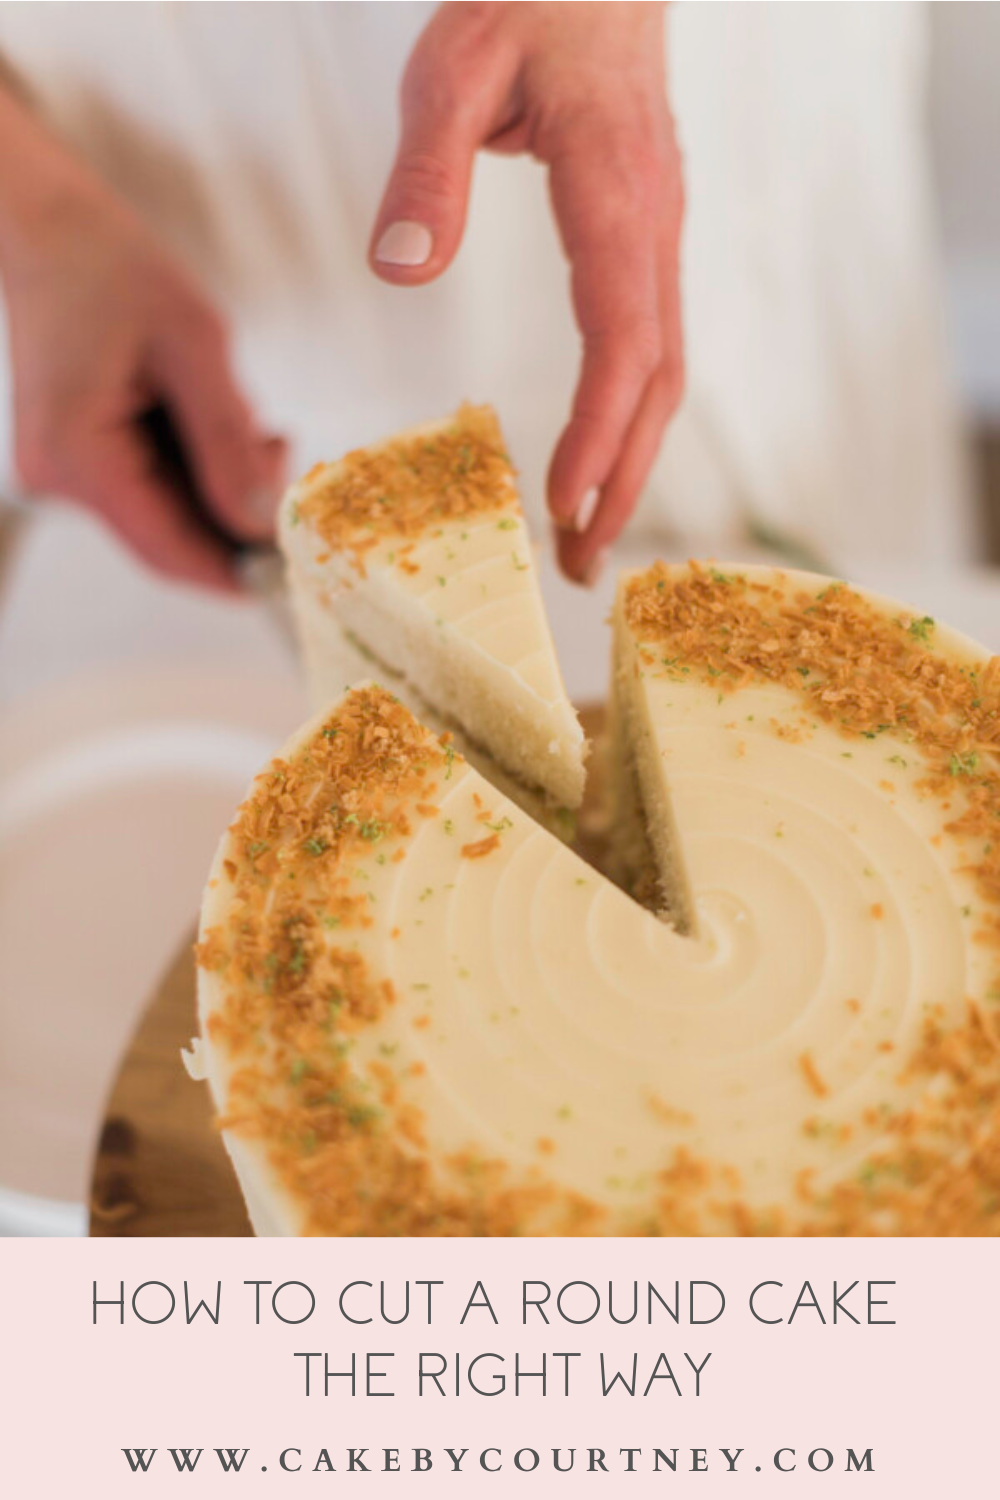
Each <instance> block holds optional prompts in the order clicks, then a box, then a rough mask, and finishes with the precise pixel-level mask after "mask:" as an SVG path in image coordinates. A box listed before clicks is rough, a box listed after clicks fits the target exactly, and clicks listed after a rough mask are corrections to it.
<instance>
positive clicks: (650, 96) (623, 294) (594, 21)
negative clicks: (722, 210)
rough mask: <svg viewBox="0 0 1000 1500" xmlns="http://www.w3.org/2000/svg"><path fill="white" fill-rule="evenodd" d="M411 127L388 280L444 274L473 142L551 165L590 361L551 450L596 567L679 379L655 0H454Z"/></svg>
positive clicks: (383, 256)
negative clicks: (630, 0)
mask: <svg viewBox="0 0 1000 1500" xmlns="http://www.w3.org/2000/svg"><path fill="white" fill-rule="evenodd" d="M402 114H403V122H402V139H401V141H400V145H399V151H398V155H397V157H396V162H395V165H394V167H393V170H392V175H391V177H390V179H389V184H388V186H387V188H386V191H385V196H384V198H383V200H382V206H381V208H380V209H379V213H378V218H377V220H376V224H375V230H374V234H373V236H372V248H371V264H372V267H373V269H374V270H375V271H376V272H377V274H378V275H379V276H381V277H382V278H383V279H384V280H386V281H392V282H395V283H397V284H398V285H400V286H419V285H422V284H423V283H424V282H427V281H431V280H433V278H434V277H436V276H439V275H440V274H441V272H442V271H443V270H444V269H445V267H446V266H447V265H448V264H449V262H450V261H451V260H452V258H453V256H454V255H455V252H456V251H457V249H458V246H459V243H460V241H461V238H462V231H463V228H464V224H465V213H466V205H467V202H468V195H469V184H470V178H471V174H472V163H473V158H474V156H475V153H476V151H477V150H478V149H479V148H480V147H486V148H487V149H489V150H493V151H506V152H521V151H527V152H530V153H531V154H532V155H533V156H535V157H537V158H538V159H539V160H540V161H543V162H545V163H546V165H547V166H548V168H549V181H550V189H551V195H552V206H553V209H554V212H555V217H556V222H557V224H558V227H559V233H560V235H561V238H562V243H563V247H564V249H565V251H566V254H567V256H568V258H569V261H570V266H571V272H572V295H573V307H574V310H575V313H576V320H577V324H578V326H579V329H580V333H581V335H582V339H583V367H582V370H581V374H580V378H579V382H578V384H577V387H576V393H575V396H574V400H573V407H572V412H571V415H570V419H569V423H568V425H567V427H566V429H565V431H564V432H563V434H562V436H561V438H560V439H559V443H558V446H557V447H556V450H555V454H554V456H553V459H552V463H551V466H550V468H549V476H548V502H549V509H550V511H551V513H552V517H553V519H554V521H555V523H556V526H557V528H558V544H559V556H560V561H561V564H562V566H563V569H564V571H565V572H566V573H567V574H568V575H569V576H570V577H572V578H575V579H577V580H579V581H584V582H591V581H593V578H594V577H595V576H596V572H597V571H598V569H599V567H600V563H601V561H602V558H603V554H604V552H605V550H606V549H607V547H608V546H609V545H610V543H611V542H612V541H613V540H614V539H615V537H616V536H617V535H618V533H619V532H620V531H621V529H622V527H623V526H624V525H625V523H626V521H627V520H628V518H629V516H630V515H631V513H632V511H633V509H634V508H635V504H636V501H637V499H638V497H639V492H640V489H641V488H642V484H643V482H644V480H645V478H646V475H647V474H648V472H649V469H650V466H651V465H652V462H653V460H654V458H655V457H656V453H657V450H658V448H659V445H660V441H661V438H662V435H663V431H664V428H665V426H666V423H667V421H668V420H669V418H670V416H671V415H672V414H673V412H674V411H675V410H676V408H677V405H678V403H679V401H680V397H681V391H682V386H683V350H682V341H681V321H680V303H679V288H678V241H679V236H680V225H681V218H682V212H683V194H682V186H681V170H680V159H679V155H678V151H677V146H676V143H675V140H674V132H673V125H672V122H671V118H670V112H669V109H668V107H667V99H666V85H665V79H664V41H663V7H662V6H661V5H657V4H586V5H577V4H555V5H553V4H533V5H517V4H495V5H473V4H457V3H456V4H447V5H442V6H441V8H440V9H439V10H438V11H437V13H436V14H435V16H434V18H433V20H432V21H431V22H430V24H429V26H428V27H427V28H426V30H425V31H424V33H423V35H422V36H421V37H420V40H419V41H418V42H417V45H416V48H415V49H414V52H413V55H412V56H411V58H410V61H409V64H408V66H407V69H406V74H405V76H404V79H403V89H402Z"/></svg>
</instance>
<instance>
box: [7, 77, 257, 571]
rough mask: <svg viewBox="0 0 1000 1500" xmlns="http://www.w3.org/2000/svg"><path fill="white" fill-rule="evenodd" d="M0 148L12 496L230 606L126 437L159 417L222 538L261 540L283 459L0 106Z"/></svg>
mask: <svg viewBox="0 0 1000 1500" xmlns="http://www.w3.org/2000/svg"><path fill="white" fill-rule="evenodd" d="M0 142H2V147H3V149H2V152H0V156H2V157H3V158H4V160H3V162H2V163H0V272H2V275H3V279H4V285H5V291H6V296H7V306H8V317H9V324H10V344H11V360H12V364H13V374H14V434H15V445H16V458H17V465H18V469H19V472H20V477H21V480H22V482H23V483H24V485H25V487H26V488H27V489H28V490H29V491H32V492H38V493H48V494H58V495H62V496H64V497H66V498H67V499H72V500H76V501H78V502H80V503H81V504H83V505H85V506H86V507H88V508H89V509H91V510H94V511H97V512H99V513H100V514H101V515H102V516H103V517H104V518H105V519H106V520H107V521H108V522H110V524H111V525H112V526H113V527H114V529H115V530H116V531H117V533H118V534H119V536H120V537H121V538H122V539H123V540H124V541H125V542H126V543H128V545H129V546H130V547H131V548H132V549H133V551H134V552H136V553H137V554H138V555H139V556H140V557H141V558H143V559H145V561H146V562H148V563H150V564H151V565H152V566H153V567H154V568H157V569H159V570H160V571H161V572H163V573H167V574H170V575H172V576H173V577H175V578H178V579H185V580H187V581H188V582H191V583H198V584H202V585H207V586H209V587H213V588H217V589H223V590H227V591H234V590H236V589H237V588H238V583H237V581H236V577H235V574H234V572H233V568H232V559H231V551H230V550H229V549H227V547H226V546H225V544H224V543H223V542H222V541H220V540H219V538H218V537H217V536H213V534H212V531H211V530H210V529H209V528H207V527H205V526H204V525H203V524H200V523H199V520H198V518H197V514H196V513H195V512H194V511H193V510H192V508H191V506H190V505H189V504H188V503H186V502H185V500H184V497H183V495H182V494H181V493H180V492H179V491H178V489H177V488H175V487H174V485H173V484H172V483H171V481H170V479H169V478H168V477H167V476H166V475H165V474H163V473H161V472H159V471H158V468H157V464H156V458H155V453H154V451H153V450H152V448H151V446H150V442H149V439H148V436H147V434H146V431H145V429H144V428H143V426H142V425H141V424H140V422H139V418H140V417H141V415H142V414H143V412H144V411H146V410H147V409H148V408H150V407H151V406H154V405H160V406H161V407H165V408H166V409H167V411H168V412H169V414H170V417H171V419H172V422H173V425H174V427H175V428H176V431H177V433H178V434H179V437H180V440H181V443H182V445H183V449H184V452H185V457H186V459H187V465H188V467H189V469H190V470H191V474H192V477H193V480H194V482H195V484H196V486H197V489H198V493H199V495H200V496H202V497H203V501H204V504H205V506H206V507H207V510H208V512H209V514H210V516H211V517H212V518H213V520H214V521H215V522H216V523H217V524H218V525H219V526H220V527H221V528H222V531H223V532H224V533H226V534H228V535H229V536H232V537H233V538H236V539H243V540H257V539H262V538H264V537H266V536H268V535H270V533H271V531H272V518H273V513H274V510H275V507H276V504H277V499H278V494H279V491H280V487H281V482H282V478H283V468H284V458H285V453H284V444H283V442H282V441H281V440H280V439H277V438H267V437H265V436H264V435H263V434H262V433H261V432H260V430H259V428H258V427H257V424H256V422H255V421H254V418H253V416H252V414H251V412H250V409H249V407H248V406H247V403H246V401H245V400H244V398H243V396H242V395H241V394H240V391H239V389H238V386H237V384H236V382H235V380H234V377H233V373H232V369H231V367H230V363H229V357H228V353H227V347H226V339H225V333H224V330H223V327H222V324H221V322H220V320H219V318H218V317H217V315H216V313H215V312H214V311H213V309H212V308H211V307H210V306H209V304H208V303H207V302H206V301H205V299H204V298H203V297H202V296H201V294H200V293H199V292H198V291H197V289H196V288H195V287H194V286H193V285H192V283H191V282H190V281H189V280H188V278H187V277H186V275H185V274H184V272H183V271H182V270H181V269H180V268H179V267H178V266H177V265H175V264H174V263H173V261H172V260H171V259H170V257H169V256H168V255H166V254H165V253H164V252H163V251H162V250H161V249H160V248H159V246H158V245H157V244H156V242H155V240H154V239H153V237H152V236H151V235H150V234H149V233H148V232H147V231H146V229H145V228H144V227H143V225H142V224H141V223H140V222H139V220H138V219H137V218H136V217H135V216H134V215H133V214H132V213H131V211H130V210H129V209H128V208H127V207H126V205H125V204H124V203H122V202H121V201H119V200H118V199H117V198H116V197H115V196H114V194H113V193H112V192H111V191H110V190H109V189H108V188H107V187H106V186H105V185H104V184H103V183H101V182H100V181H99V179H98V178H97V177H95V176H94V175H93V174H92V173H91V172H90V171H89V170H88V169H87V168H86V167H85V166H84V165H83V163H82V162H79V161H77V160H76V159H75V158H74V157H73V156H72V155H71V154H70V153H69V152H68V151H66V150H65V149H64V148H63V147H62V146H61V145H60V144H59V143H58V142H57V141H55V139H54V138H52V137H51V136H49V135H48V134H47V133H46V132H45V131H44V129H43V127H42V126H41V125H39V123H38V122H37V121H36V120H35V118H34V117H33V116H32V115H31V114H30V112H29V111H28V110H27V109H25V108H24V107H22V106H21V105H20V104H19V103H16V102H15V101H14V100H13V99H12V98H10V97H9V96H8V95H6V94H2V93H0Z"/></svg>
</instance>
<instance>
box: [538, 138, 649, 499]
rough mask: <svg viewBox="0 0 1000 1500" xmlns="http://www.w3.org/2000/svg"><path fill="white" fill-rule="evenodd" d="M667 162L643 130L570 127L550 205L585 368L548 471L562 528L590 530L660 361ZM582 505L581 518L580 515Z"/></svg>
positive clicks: (554, 169) (555, 163)
mask: <svg viewBox="0 0 1000 1500" xmlns="http://www.w3.org/2000/svg"><path fill="white" fill-rule="evenodd" d="M660 192H661V182H660V172H659V163H658V161H657V159H656V157H655V155H654V154H653V152H652V151H651V148H650V145H649V143H648V142H647V141H646V140H645V139H644V138H643V136H642V134H641V133H640V132H639V131H635V132H632V131H630V130H622V129H620V128H619V129H611V130H607V131H605V132H600V131H595V130H594V129H593V127H592V126H590V125H589V124H588V125H584V124H582V123H581V122H576V121H569V122H567V123H566V125H565V127H564V130H563V132H562V133H561V138H560V140H559V142H558V145H557V147H556V150H555V153H554V155H553V156H552V158H551V193H552V204H553V208H554V211H555V215H556V220H557V223H558V225H559V230H560V234H561V236H562V240H563V244H564V247H565V249H566V253H567V256H568V257H569V261H570V266H571V278H572V296H573V307H574V311H575V314H576V320H577V324H578V326H579V329H580V333H581V335H582V338H583V368H582V370H581V374H580V379H579V382H578V385H577V388H576V393H575V396H574V400H573V407H572V411H571V414H570V420H569V424H568V426H567V428H566V430H565V432H564V433H563V435H562V437H561V439H560V441H559V444H558V446H557V448H556V451H555V454H554V456H553V460H552V464H551V467H550V470H549V484H548V491H549V505H550V508H551V511H552V515H553V518H554V520H555V521H556V523H557V525H563V526H567V527H571V526H574V525H575V526H580V525H581V524H583V525H585V524H586V523H587V521H588V520H589V518H590V516H589V515H588V512H589V513H590V515H592V513H593V503H594V502H593V499H592V496H593V494H594V493H595V492H599V491H600V489H601V488H602V486H604V485H605V484H606V483H607V481H608V479H609V477H610V475H611V472H612V470H613V468H614V465H615V461H616V459H617V457H618V455H619V453H620V452H621V448H622V444H623V443H624V440H625V436H626V434H627V432H628V430H629V428H630V426H631V424H632V422H633V420H634V419H635V416H636V413H637V411H638V408H639V404H640V402H641V400H642V397H643V394H644V392H645V389H646V386H647V385H648V383H649V381H650V379H651V377H652V375H653V373H654V371H655V370H656V369H657V368H658V367H659V365H660V363H661V360H662V356H663V346H662V325H661V320H660V308H659V288H658V265H657V246H656V238H655V233H654V232H653V229H652V226H655V224H656V223H657V222H658V219H659V202H658V199H659V195H660ZM581 507H582V508H583V514H582V515H581Z"/></svg>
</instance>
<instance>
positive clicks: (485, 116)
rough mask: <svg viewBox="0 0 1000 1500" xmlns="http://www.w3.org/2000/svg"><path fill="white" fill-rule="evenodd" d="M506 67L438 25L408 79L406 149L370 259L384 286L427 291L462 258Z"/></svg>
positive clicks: (403, 135) (398, 162)
mask: <svg viewBox="0 0 1000 1500" xmlns="http://www.w3.org/2000/svg"><path fill="white" fill-rule="evenodd" d="M450 9H451V7H449V6H445V7H443V10H444V12H445V14H447V12H448V11H449V10H450ZM499 63H500V60H499V59H498V57H497V54H496V51H495V49H493V48H491V47H489V46H485V47H482V48H480V47H478V46H469V45H463V46H462V47H461V48H459V47H456V46H455V44H454V40H453V39H452V38H449V37H448V36H447V35H446V34H444V33H443V28H442V27H439V26H437V25H436V24H435V23H432V24H431V26H430V27H429V28H428V30H427V31H426V32H425V33H424V36H423V37H422V38H421V40H420V41H419V42H418V44H417V47H416V50H415V51H414V53H413V56H412V57H411V59H410V62H409V64H408V66H407V69H406V73H405V75H404V77H403V88H402V131H401V135H400V141H399V148H398V150H397V153H396V160H395V162H394V164H393V168H392V172H391V173H390V176H389V181H388V184H387V185H386V189H385V193H384V195H383V197H382V204H381V207H380V208H379V211H378V215H377V217H376V220H375V228H374V230H373V232H372V238H371V248H370V251H369V261H370V264H371V268H372V270H373V271H374V272H375V274H376V275H377V276H380V277H381V278H382V279H383V280H384V281H392V282H395V283H397V284H399V285H403V286H419V285H422V284H423V283H424V282H427V281H433V279H434V278H435V277H436V276H440V274H441V272H442V271H443V270H445V268H446V267H447V266H448V265H449V264H450V262H451V261H452V259H453V258H454V256H455V253H456V251H457V250H458V247H459V245H460V243H461V240H462V234H463V231H464V229H465V216H466V210H467V208H468V201H469V188H470V185H471V182H472V164H473V160H474V159H475V154H476V151H477V150H478V148H479V147H480V146H481V145H482V144H483V143H484V142H485V141H486V140H488V139H489V137H490V136H491V135H492V134H493V132H494V129H495V121H496V119H497V116H498V113H499V110H500V105H501V102H502V96H503V91H504V85H505V80H504V76H503V71H504V70H502V69H501V66H500V65H499Z"/></svg>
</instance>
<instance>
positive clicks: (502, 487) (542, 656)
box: [280, 407, 585, 808]
mask: <svg viewBox="0 0 1000 1500" xmlns="http://www.w3.org/2000/svg"><path fill="white" fill-rule="evenodd" d="M280 536H281V544H282V548H283V550H284V553H285V556H286V558H287V559H288V563H289V583H290V587H291V591H292V595H293V598H294V599H295V600H296V601H297V613H298V616H299V618H300V620H302V619H304V618H306V617H308V620H309V627H308V636H307V637H305V640H306V655H307V663H308V664H309V666H310V681H311V686H312V691H313V696H314V700H315V702H316V706H317V708H319V707H321V706H323V704H324V703H325V702H328V701H329V699H328V698H327V696H326V694H327V690H328V676H329V674H328V672H327V671H326V670H325V666H324V661H325V657H326V655H327V654H328V653H330V652H332V653H334V654H336V653H337V651H338V650H339V645H338V642H339V638H340V636H341V634H342V633H343V632H345V631H346V632H349V633H350V634H352V635H353V636H354V637H355V638H356V639H357V640H358V641H360V642H362V643H363V644H364V646H365V647H366V648H367V649H368V650H370V651H371V652H372V653H373V654H374V655H375V657H376V658H377V659H378V661H379V662H380V663H382V664H383V666H384V667H386V668H388V669H389V670H390V671H391V672H393V673H395V674H397V675H398V676H399V677H401V678H402V679H404V680H405V681H406V682H407V683H409V684H410V685H411V686H412V687H413V688H414V689H415V690H416V691H417V692H418V693H419V694H420V697H421V699H422V700H423V701H424V702H426V703H427V704H428V705H430V707H431V708H432V709H433V710H434V711H435V712H436V713H438V714H440V715H442V716H443V717H444V718H446V719H447V720H449V721H454V722H455V723H456V724H457V725H459V726H460V727H461V728H462V730H463V731H464V732H465V734H466V735H467V736H468V737H469V739H470V741H471V742H472V743H474V744H476V745H478V746H480V747H482V748H483V749H485V750H487V751H488V752H489V753H490V755H491V756H492V757H493V758H494V760H496V761H497V762H498V763H499V764H500V765H501V766H502V767H504V769H505V770H506V771H507V772H508V773H510V774H511V775H514V776H516V777H517V778H518V779H519V780H521V781H522V782H524V783H525V784H526V785H527V786H529V787H532V788H535V789H538V790H540V791H542V792H544V793H545V794H546V795H547V796H548V797H549V798H550V799H551V800H552V801H553V802H554V803H555V804H557V805H562V806H565V807H567V808H575V807H578V806H579V804H580V801H581V798H582V796H583V783H584V752H585V744H584V737H583V733H582V731H581V729H580V725H579V723H578V721H577V718H576V715H575V713H574V711H573V708H572V705H571V704H570V702H569V699H568V698H567V696H566V690H565V688H564V686H563V682H562V677H561V674H560V671H559V664H558V661H557V660H556V654H555V649H554V647H553V644H552V637H551V634H550V631H549V627H548V622H547V620H546V618H545V612H544V609H543V606H542V600H541V594H540V592H539V588H538V579H537V576H536V571H535V563H534V556H533V553H532V549H531V544H530V540H529V538H528V533H527V530H526V527H525V524H524V518H523V516H522V514H521V508H520V504H519V501H518V496H517V490H516V488H515V484H514V475H513V470H512V469H511V466H510V462H509V460H508V458H507V455H506V453H505V452H504V450H503V443H502V438H501V435H500V430H499V427H498V425H497V422H496V418H495V417H494V415H493V413H492V411H490V410H489V408H475V407H463V408H462V409H461V410H460V411H459V412H458V413H457V414H456V415H455V416H454V417H452V418H450V419H448V420H447V421H444V422H436V423H431V424H429V425H427V426H425V427H421V428H415V429H413V430H412V431H410V432H408V433H404V434H402V435H400V436H399V437H397V438H395V439H393V440H392V441H391V442H388V443H384V444H379V445H377V446H375V447H373V448H369V449H364V450H359V451H358V452H356V453H350V454H348V455H347V457H346V458H344V459H343V460H341V461H340V462H339V463H336V464H330V465H323V466H320V467H318V468H316V469H314V470H312V471H311V473H310V474H308V475H307V476H306V478H305V479H304V480H303V481H302V482H301V483H300V484H298V485H295V486H294V487H293V488H292V489H291V490H290V491H289V494H288V496H287V497H286V499H285V502H284V504H283V506H282V512H281V519H280Z"/></svg>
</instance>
